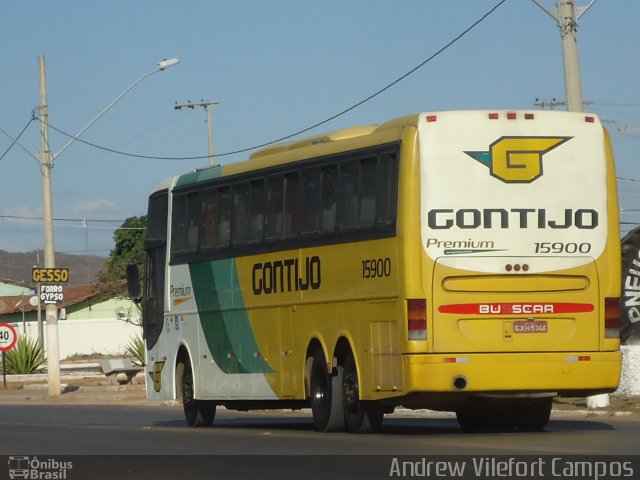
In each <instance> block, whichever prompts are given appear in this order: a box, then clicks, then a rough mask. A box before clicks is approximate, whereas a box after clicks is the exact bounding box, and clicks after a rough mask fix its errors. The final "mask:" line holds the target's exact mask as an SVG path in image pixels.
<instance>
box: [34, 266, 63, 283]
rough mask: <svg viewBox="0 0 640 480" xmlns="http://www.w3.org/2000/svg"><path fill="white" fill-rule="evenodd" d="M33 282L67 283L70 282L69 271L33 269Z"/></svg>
mask: <svg viewBox="0 0 640 480" xmlns="http://www.w3.org/2000/svg"><path fill="white" fill-rule="evenodd" d="M31 280H33V281H34V282H35V283H48V282H53V283H66V282H68V281H69V269H68V268H45V267H33V269H32V270H31Z"/></svg>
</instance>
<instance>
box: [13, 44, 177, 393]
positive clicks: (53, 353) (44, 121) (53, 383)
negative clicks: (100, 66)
mask: <svg viewBox="0 0 640 480" xmlns="http://www.w3.org/2000/svg"><path fill="white" fill-rule="evenodd" d="M38 61H39V70H40V117H41V118H40V120H41V133H42V135H41V149H40V159H39V163H40V169H41V172H42V210H43V212H42V217H43V218H42V219H43V224H44V266H45V267H46V268H54V267H55V254H54V252H55V248H54V242H53V206H52V195H51V169H52V168H53V161H54V160H55V159H56V158H58V157H59V156H60V155H61V154H62V152H64V151H65V150H66V149H67V148H68V147H69V146H70V145H71V144H72V143H73V142H74V141H76V140H77V139H78V138H79V137H80V135H82V134H83V133H84V132H85V131H86V130H87V129H88V128H89V127H90V126H91V125H93V124H94V123H95V122H96V121H97V120H98V119H99V118H100V117H102V116H103V115H104V114H105V113H107V112H108V111H109V110H110V109H111V107H113V106H114V105H115V104H116V103H117V102H118V101H119V100H120V99H121V98H122V97H124V96H125V95H126V94H127V93H129V92H130V91H131V90H132V89H133V88H134V87H135V86H136V85H138V83H140V82H141V81H142V80H144V79H145V78H147V77H149V76H150V75H153V74H154V73H158V72H162V71H164V70H166V69H167V68H169V67H172V66H174V65H177V64H178V63H179V62H180V61H179V60H178V59H177V58H171V59H165V60H162V61H161V62H159V63H158V65H157V67H156V68H155V69H154V70H152V71H150V72H147V73H145V74H144V75H142V76H141V77H140V78H138V79H137V80H136V81H135V82H133V83H132V84H131V85H130V86H129V87H127V88H126V89H125V90H124V91H123V92H122V93H121V94H120V95H118V96H117V97H116V98H115V99H114V100H113V101H112V102H111V103H110V104H109V105H107V106H106V107H105V108H104V109H103V110H102V111H101V112H100V113H99V114H98V115H96V117H95V118H94V119H93V120H91V121H90V122H89V123H88V124H87V125H86V126H85V127H83V128H82V129H81V130H80V131H79V132H78V133H77V134H76V135H74V136H73V137H71V139H70V140H69V141H68V142H67V143H66V144H65V145H64V146H63V147H62V148H61V149H60V150H59V151H58V153H57V154H55V155H54V154H53V153H52V152H51V150H50V149H49V118H48V117H49V113H48V103H47V81H46V73H45V64H44V55H40V56H39V57H38ZM23 149H24V148H23ZM31 156H32V157H34V158H35V156H34V155H31ZM45 316H46V320H47V371H48V381H49V396H58V395H60V393H61V389H60V358H59V357H60V352H59V342H58V309H57V307H56V305H55V304H47V305H46V307H45Z"/></svg>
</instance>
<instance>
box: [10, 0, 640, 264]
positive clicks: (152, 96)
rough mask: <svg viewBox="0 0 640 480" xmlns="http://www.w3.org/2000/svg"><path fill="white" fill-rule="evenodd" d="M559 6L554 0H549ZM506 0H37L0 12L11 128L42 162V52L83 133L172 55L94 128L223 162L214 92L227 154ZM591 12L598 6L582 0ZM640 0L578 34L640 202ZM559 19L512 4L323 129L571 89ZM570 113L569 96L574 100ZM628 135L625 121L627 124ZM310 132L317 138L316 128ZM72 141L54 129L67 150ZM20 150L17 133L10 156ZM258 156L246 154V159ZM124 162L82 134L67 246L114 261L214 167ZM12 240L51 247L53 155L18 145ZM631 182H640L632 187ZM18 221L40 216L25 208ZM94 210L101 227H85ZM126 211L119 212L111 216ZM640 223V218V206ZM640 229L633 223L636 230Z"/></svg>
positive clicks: (351, 92) (64, 197)
mask: <svg viewBox="0 0 640 480" xmlns="http://www.w3.org/2000/svg"><path fill="white" fill-rule="evenodd" d="M540 1H541V2H542V3H543V4H545V5H547V6H554V5H555V1H554V0H540ZM497 3H498V0H459V1H456V2H451V1H449V0H393V1H392V0H321V1H317V0H316V1H310V0H253V1H250V0H192V1H189V2H176V1H165V0H154V1H151V0H138V1H135V2H133V1H123V0H110V1H109V2H104V1H103V2H98V1H87V0H65V1H64V2H40V1H35V0H22V1H15V2H11V3H10V5H9V6H7V5H5V6H4V8H3V12H2V15H0V44H1V45H2V46H3V56H2V70H1V72H2V74H1V75H0V107H1V108H0V128H2V129H3V130H5V131H7V132H8V133H10V134H12V135H14V136H16V135H18V134H19V133H20V131H21V130H22V129H23V128H24V127H25V126H26V125H28V127H27V129H26V131H25V133H24V134H23V136H22V137H21V139H20V141H21V143H22V144H23V145H25V146H26V147H27V148H28V149H30V150H31V151H32V152H33V153H35V154H36V155H37V152H38V150H39V145H40V143H39V135H40V132H39V128H40V127H39V123H38V121H37V120H36V121H31V122H30V120H31V118H32V110H33V108H34V107H35V106H37V104H38V101H39V100H38V55H40V54H44V55H45V57H46V66H47V83H48V96H49V115H50V116H49V122H50V124H51V125H53V126H55V127H56V128H58V129H60V130H62V131H65V132H68V133H72V134H75V133H77V132H78V131H79V130H80V129H81V128H82V127H84V126H85V125H86V124H87V123H88V122H89V121H90V120H91V119H92V118H93V117H94V116H95V115H97V114H98V112H100V111H101V110H102V109H103V108H104V107H105V106H106V105H108V104H109V103H110V102H111V101H112V100H113V99H114V98H116V97H117V96H118V95H119V94H120V93H121V92H122V91H123V90H124V89H126V88H127V87H128V86H129V85H130V84H131V83H133V82H134V81H135V80H136V79H137V78H139V77H140V76H142V75H143V74H145V73H147V72H149V71H151V70H153V69H154V68H155V65H156V63H157V62H158V61H160V60H162V59H163V58H170V57H178V58H179V59H180V60H181V63H180V64H179V65H177V66H175V67H173V68H171V69H168V70H166V71H164V72H161V73H158V74H154V75H151V76H149V77H148V78H146V79H145V80H143V81H142V82H141V83H140V84H139V85H138V86H137V87H136V88H135V89H134V90H132V91H131V92H130V93H129V94H128V95H126V96H125V97H124V98H123V99H122V100H121V101H119V102H118V103H117V104H116V105H115V106H114V108H113V109H112V110H110V111H109V112H108V113H107V114H105V116H104V117H102V118H101V119H100V120H99V121H98V122H97V123H96V124H95V125H93V126H92V127H91V128H90V129H88V130H87V131H86V132H85V133H84V134H83V136H82V139H84V140H87V141H89V142H91V143H94V144H96V145H99V146H103V147H107V148H110V149H115V150H121V151H125V152H129V153H134V154H139V155H146V156H162V157H192V156H206V155H207V152H208V150H207V125H206V113H205V111H204V110H203V109H196V110H188V109H185V110H180V111H176V110H174V108H173V106H174V103H175V102H176V101H177V102H179V103H184V102H186V101H187V100H192V101H200V100H201V99H209V100H212V101H217V102H220V104H219V105H217V106H216V107H215V109H214V121H213V125H214V137H215V150H216V153H219V154H222V153H226V152H231V151H235V150H239V149H243V148H248V147H252V146H254V145H258V144H261V143H265V142H269V141H271V140H274V139H277V138H280V137H283V136H286V135H289V134H291V133H293V132H296V131H299V130H301V129H303V128H306V127H308V126H310V125H313V124H315V123H317V122H320V121H322V120H324V119H326V118H328V117H331V116H333V115H334V114H336V113H338V112H340V111H342V110H344V109H345V108H347V107H349V106H351V105H353V104H354V103H357V102H359V101H360V100H362V99H364V98H366V97H367V96H369V95H370V94H372V93H374V92H375V91H377V90H379V89H380V88H382V87H384V86H385V85H387V84H389V83H390V82H392V81H394V80H395V79H397V78H398V77H400V76H401V75H403V74H404V73H406V72H408V71H409V70H411V69H412V68H414V67H415V66H417V65H418V64H420V63H421V62H423V61H424V60H425V59H426V58H428V57H429V56H431V55H432V54H433V53H435V52H436V51H437V50H439V49H440V48H441V47H443V46H444V45H445V44H447V43H448V42H449V41H450V40H452V39H453V38H455V37H456V36H457V35H458V34H459V33H461V32H462V31H463V30H465V29H466V28H467V27H469V26H470V25H471V24H472V23H473V22H475V21H476V20H477V19H478V18H480V17H481V16H482V15H483V14H484V13H486V12H487V11H488V10H490V9H491V8H492V7H493V6H494V5H496V4H497ZM577 3H578V5H585V4H587V3H588V2H587V0H578V2H577ZM638 19H640V2H638V1H637V0H599V1H598V2H597V3H596V4H595V5H594V6H593V7H592V8H591V9H590V10H589V11H588V12H587V13H586V14H585V15H584V16H583V17H582V19H581V21H580V26H579V30H578V39H579V51H580V63H581V69H582V86H583V96H584V99H585V101H587V102H593V103H590V104H588V105H587V107H586V109H587V110H590V111H594V112H596V113H598V114H599V115H601V116H602V117H603V118H605V119H607V120H609V121H610V122H611V123H609V124H608V125H609V128H610V130H611V132H612V138H613V144H614V150H615V155H616V163H617V169H618V172H617V173H618V176H619V177H621V178H623V179H624V180H620V181H619V187H620V198H621V204H622V207H623V208H624V209H625V210H633V209H640V181H634V180H635V179H638V180H640V164H639V162H640V158H638V157H639V156H638V153H637V151H638V148H639V147H640V127H639V125H640V98H639V95H638V93H639V89H640V81H639V80H640V57H639V56H638V50H637V46H638V43H639V40H640V38H639V37H640V35H639V34H638V33H637V21H638ZM564 97H565V93H564V77H563V71H562V52H561V42H560V35H559V30H558V27H557V26H556V24H555V23H554V22H553V20H552V19H551V18H550V17H549V16H547V15H546V14H545V13H544V12H542V11H541V10H540V9H539V8H538V7H537V6H536V5H535V4H534V3H532V2H531V1H529V0H507V1H506V3H505V4H503V5H502V6H501V7H500V8H498V9H497V10H496V11H495V12H494V13H493V14H492V15H491V16H489V17H488V18H487V19H486V20H485V21H484V22H482V23H481V24H480V25H479V26H477V27H476V28H475V29H474V30H473V31H472V32H470V33H469V34H467V35H466V36H465V37H464V38H462V39H461V40H460V41H458V42H457V43H456V44H455V45H454V46H452V47H451V48H449V49H448V50H447V51H445V52H444V53H443V54H442V55H440V56H438V57H437V58H436V59H435V60H433V61H431V62H430V63H428V64H427V65H425V66H424V67H422V68H421V69H419V70H418V71H417V72H415V73H413V74H412V75H411V76H409V77H408V78H407V79H405V80H403V81H402V82H400V83H398V84H397V85H395V86H394V87H393V88H391V89H389V90H388V91H386V92H384V93H383V94H381V95H379V96H378V97H376V98H375V99H373V100H371V101H369V102H367V103H365V104H364V105H362V106H360V107H358V108H357V109H355V110H353V111H351V112H349V113H347V114H346V115H343V116H341V117H339V118H337V119H335V120H333V121H331V122H330V123H327V124H326V125H323V126H322V127H319V128H317V129H315V130H314V131H312V132H311V133H320V132H322V131H329V130H335V129H338V128H342V127H346V126H351V125H358V124H368V123H377V122H383V121H385V120H388V119H391V118H394V117H396V116H400V115H404V114H408V113H412V112H417V111H438V110H452V109H478V108H480V109H485V108H486V109H502V108H505V109H517V108H536V107H534V103H535V101H536V98H541V99H545V100H551V99H552V98H556V99H559V100H561V99H564ZM560 108H562V107H560ZM625 128H626V133H625V134H622V133H620V132H619V131H618V130H619V129H623V130H624V129H625ZM307 135H309V133H307ZM67 140H68V138H67V137H65V136H64V135H62V134H60V133H58V132H56V131H54V130H51V131H50V144H51V146H52V149H53V150H54V151H57V150H58V149H60V148H61V147H62V146H63V145H64V144H65V143H67ZM10 145H11V142H10V140H8V139H7V138H6V137H5V136H3V135H0V155H2V154H3V153H4V152H5V150H6V149H7V148H8V147H9V146H10ZM246 155H248V153H247V154H238V155H228V156H222V157H220V158H218V160H217V161H218V162H223V163H227V162H234V161H239V160H242V159H244V158H246ZM207 162H208V160H207V159H201V160H158V159H142V158H135V157H131V156H124V155H116V154H113V153H109V152H107V151H105V150H101V149H97V148H94V147H91V146H87V145H84V144H81V143H79V142H75V143H74V144H73V145H72V146H71V147H69V148H68V149H67V150H66V151H65V152H64V153H63V154H61V155H60V156H59V157H58V158H57V159H56V161H55V166H54V169H53V198H54V200H53V201H54V217H55V218H57V219H71V220H72V221H56V222H55V226H56V228H55V244H56V250H57V251H64V252H69V253H84V252H85V251H88V252H89V253H91V254H97V255H105V256H106V255H108V253H109V250H110V249H111V248H112V247H113V228H115V227H117V226H118V225H119V222H121V221H122V220H124V219H125V218H127V217H129V216H132V215H142V214H144V213H145V209H146V201H147V200H146V199H147V196H148V194H149V192H150V191H151V189H152V188H153V187H154V185H156V184H157V183H159V182H160V181H161V180H162V179H164V178H166V177H169V176H172V175H176V174H179V173H183V172H186V171H189V170H192V169H194V168H197V167H201V166H204V165H206V164H207ZM0 175H1V176H2V178H3V180H4V181H3V182H2V188H0V249H3V250H8V251H32V250H35V249H37V248H42V245H43V240H42V223H41V221H37V220H29V219H28V218H29V217H39V216H41V214H42V193H41V191H42V190H41V183H42V181H41V174H40V169H39V167H38V164H37V163H36V161H35V160H33V159H32V158H30V157H29V156H28V155H27V154H26V153H24V152H23V151H22V150H20V149H19V148H17V147H14V148H12V149H11V150H10V151H9V152H8V153H7V154H6V155H5V156H4V157H3V158H2V159H0ZM629 179H631V180H629ZM12 216H17V217H22V218H19V219H13V218H10V217H12ZM83 219H86V220H87V226H86V227H84V226H83V223H82V220H83ZM96 220H114V221H115V223H106V222H96ZM622 220H623V221H629V222H636V223H639V224H640V213H634V212H628V213H624V214H623V216H622ZM629 228H630V226H625V227H624V228H623V231H626V230H628V229H629Z"/></svg>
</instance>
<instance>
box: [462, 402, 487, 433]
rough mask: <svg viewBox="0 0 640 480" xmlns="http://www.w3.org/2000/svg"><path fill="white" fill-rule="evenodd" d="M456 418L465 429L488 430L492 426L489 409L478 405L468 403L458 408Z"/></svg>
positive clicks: (469, 430) (470, 430)
mask: <svg viewBox="0 0 640 480" xmlns="http://www.w3.org/2000/svg"><path fill="white" fill-rule="evenodd" d="M456 418H457V419H458V423H459V424H460V426H461V427H462V429H463V430H466V431H468V432H486V431H487V430H489V427H490V426H491V418H490V415H489V411H488V410H487V409H486V408H482V407H481V406H478V405H473V404H467V405H465V406H464V407H462V408H459V409H458V410H456Z"/></svg>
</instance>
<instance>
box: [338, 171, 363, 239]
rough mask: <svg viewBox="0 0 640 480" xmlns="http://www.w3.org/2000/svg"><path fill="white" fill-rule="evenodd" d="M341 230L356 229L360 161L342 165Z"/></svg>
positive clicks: (339, 209)
mask: <svg viewBox="0 0 640 480" xmlns="http://www.w3.org/2000/svg"><path fill="white" fill-rule="evenodd" d="M338 211H339V212H340V223H339V226H340V228H349V227H355V226H356V225H357V217H358V161H357V160H349V161H345V162H342V163H341V164H340V206H339V208H338Z"/></svg>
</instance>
